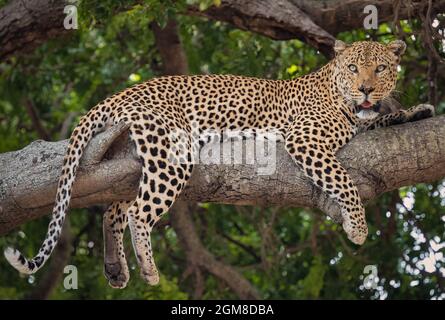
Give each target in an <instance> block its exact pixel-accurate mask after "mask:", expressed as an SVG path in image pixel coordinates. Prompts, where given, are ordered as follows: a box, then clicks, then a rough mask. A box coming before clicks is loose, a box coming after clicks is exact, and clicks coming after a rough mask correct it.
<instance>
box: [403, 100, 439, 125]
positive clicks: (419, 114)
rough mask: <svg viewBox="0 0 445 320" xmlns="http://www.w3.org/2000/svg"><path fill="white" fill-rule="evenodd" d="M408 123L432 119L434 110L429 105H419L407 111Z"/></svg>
mask: <svg viewBox="0 0 445 320" xmlns="http://www.w3.org/2000/svg"><path fill="white" fill-rule="evenodd" d="M407 112H408V121H409V122H414V121H419V120H422V119H426V118H431V117H434V114H435V109H434V106H432V105H430V104H426V103H425V104H419V105H417V106H415V107H412V108H410V109H408V111H407Z"/></svg>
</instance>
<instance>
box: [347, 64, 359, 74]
mask: <svg viewBox="0 0 445 320" xmlns="http://www.w3.org/2000/svg"><path fill="white" fill-rule="evenodd" d="M348 68H349V70H351V71H352V72H354V73H355V72H357V66H356V65H355V64H350V65H349V66H348Z"/></svg>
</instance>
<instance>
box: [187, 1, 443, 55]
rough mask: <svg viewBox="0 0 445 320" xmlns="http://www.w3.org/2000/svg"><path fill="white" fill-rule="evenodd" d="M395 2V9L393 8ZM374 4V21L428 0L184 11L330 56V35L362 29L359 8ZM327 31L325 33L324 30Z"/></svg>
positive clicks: (422, 6)
mask: <svg viewBox="0 0 445 320" xmlns="http://www.w3.org/2000/svg"><path fill="white" fill-rule="evenodd" d="M396 2H397V3H398V4H399V8H398V9H397V12H395V10H396ZM367 5H375V6H376V7H377V10H378V22H379V23H383V22H392V21H393V20H394V17H395V16H397V19H398V20H403V19H410V18H416V17H419V15H420V13H421V12H424V11H426V10H427V7H428V1H393V0H379V1H375V0H346V1H343V0H325V1H314V0H276V1H267V0H246V1H237V0H222V1H221V5H220V6H212V7H210V8H208V9H207V10H205V11H200V10H199V9H198V8H196V7H190V8H189V9H188V13H189V14H191V15H197V16H202V17H207V18H209V19H213V20H220V21H225V22H228V23H231V24H233V25H234V26H236V27H238V28H240V29H244V30H249V31H253V32H257V33H259V34H262V35H264V36H267V37H270V38H272V39H276V40H288V39H295V38H297V39H300V40H303V41H305V42H307V43H308V44H310V45H312V46H314V47H315V48H317V49H318V50H320V51H321V52H322V53H324V54H325V55H326V56H332V54H333V52H332V47H333V44H334V36H335V35H336V34H338V33H339V32H342V31H348V30H353V29H358V28H363V20H364V18H365V16H366V14H365V13H363V9H364V8H365V6H367ZM432 10H433V11H434V12H444V11H445V1H443V0H437V1H434V4H433V7H432ZM328 32H329V33H328Z"/></svg>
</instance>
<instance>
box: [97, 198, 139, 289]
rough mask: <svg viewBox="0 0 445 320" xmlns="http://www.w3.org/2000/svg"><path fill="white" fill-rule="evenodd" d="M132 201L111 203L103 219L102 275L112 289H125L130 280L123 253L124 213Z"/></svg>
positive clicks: (125, 217)
mask: <svg viewBox="0 0 445 320" xmlns="http://www.w3.org/2000/svg"><path fill="white" fill-rule="evenodd" d="M132 202H133V201H119V202H113V203H112V204H111V205H110V207H109V208H108V209H107V211H106V212H105V213H104V217H103V237H104V274H105V277H106V278H107V279H108V283H109V284H110V286H111V287H113V288H125V286H126V285H127V283H128V280H129V279H130V273H129V272H128V266H127V260H126V258H125V252H124V243H123V240H124V232H125V228H126V227H127V223H128V219H127V215H126V212H127V210H128V207H129V206H130V205H131V204H132Z"/></svg>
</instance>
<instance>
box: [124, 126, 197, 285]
mask: <svg viewBox="0 0 445 320" xmlns="http://www.w3.org/2000/svg"><path fill="white" fill-rule="evenodd" d="M156 120H157V121H156ZM151 123H152V124H154V125H152V126H143V127H140V128H138V127H137V125H136V126H133V127H132V128H130V136H131V138H132V140H133V141H135V142H136V150H137V153H138V155H139V157H140V159H141V161H142V175H141V180H140V185H139V190H138V195H137V198H136V201H135V202H134V205H133V206H130V208H129V210H128V213H127V215H128V225H129V227H130V232H131V239H132V243H133V248H134V251H135V254H136V259H137V262H138V264H139V267H140V269H141V276H142V277H143V278H144V280H146V281H147V282H148V283H149V284H150V285H155V284H157V283H158V282H159V274H158V270H157V268H156V265H155V261H154V259H153V252H152V246H151V238H150V234H151V231H152V229H153V227H154V225H155V223H156V222H157V221H158V220H159V219H160V218H161V217H162V215H163V214H165V213H166V212H167V211H168V209H169V208H170V207H171V206H172V204H173V202H174V201H175V200H176V198H177V196H178V195H179V194H180V192H181V191H182V190H183V188H184V186H185V183H186V182H187V180H188V178H189V177H190V174H191V171H192V168H193V166H192V164H191V162H190V161H189V162H187V161H186V159H183V158H182V157H180V158H181V159H170V158H169V156H170V155H171V153H172V150H175V151H178V150H177V149H174V148H173V146H172V144H173V143H172V142H171V141H170V140H171V139H170V138H169V131H168V128H167V126H165V125H164V123H163V120H162V119H160V118H158V117H157V118H155V119H153V121H151ZM186 148H187V150H189V149H188V146H186ZM189 155H190V152H188V154H187V156H186V158H187V159H188V156H189Z"/></svg>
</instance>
